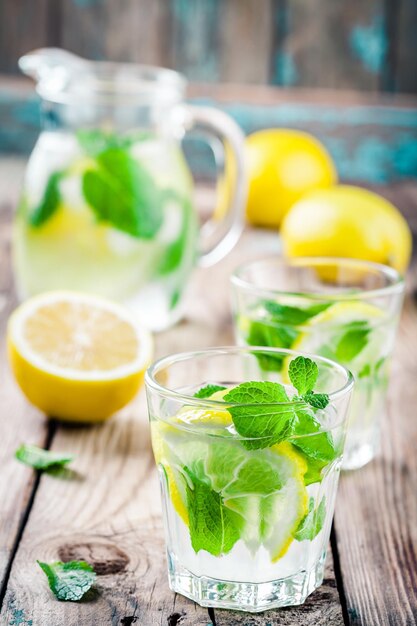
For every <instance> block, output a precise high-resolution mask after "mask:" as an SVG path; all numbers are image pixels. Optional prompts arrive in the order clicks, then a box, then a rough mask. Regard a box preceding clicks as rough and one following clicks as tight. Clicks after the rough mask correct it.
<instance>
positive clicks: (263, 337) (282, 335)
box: [246, 321, 298, 372]
mask: <svg viewBox="0 0 417 626" xmlns="http://www.w3.org/2000/svg"><path fill="white" fill-rule="evenodd" d="M297 335H298V333H297V331H295V330H293V329H292V328H284V327H280V326H271V325H270V324H268V323H266V322H259V321H256V322H255V321H252V322H251V324H250V327H249V332H248V334H247V337H246V341H247V343H248V344H249V345H250V346H265V347H267V348H290V347H291V346H292V344H293V343H294V341H295V339H296V338H297ZM256 358H257V360H258V362H259V365H260V366H261V368H262V369H263V370H264V371H272V372H277V371H278V372H279V371H280V370H281V369H282V364H283V361H284V359H285V355H284V354H262V353H258V354H256Z"/></svg>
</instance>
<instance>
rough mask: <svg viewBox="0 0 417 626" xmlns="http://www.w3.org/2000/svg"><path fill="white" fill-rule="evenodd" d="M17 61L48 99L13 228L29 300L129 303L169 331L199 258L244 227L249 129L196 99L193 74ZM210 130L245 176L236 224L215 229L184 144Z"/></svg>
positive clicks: (65, 59)
mask: <svg viewBox="0 0 417 626" xmlns="http://www.w3.org/2000/svg"><path fill="white" fill-rule="evenodd" d="M19 64H20V67H21V69H22V70H23V71H24V72H25V73H26V74H29V75H30V76H31V77H32V78H34V79H35V80H36V81H37V91H38V93H39V94H40V96H41V98H42V99H43V104H44V105H45V106H43V107H42V109H41V110H42V115H43V119H42V128H43V130H42V132H41V134H40V137H39V139H38V141H37V143H36V145H35V148H34V150H33V152H32V154H31V156H30V159H29V162H28V166H27V170H26V175H25V180H24V185H23V190H22V195H21V202H20V206H19V209H18V211H17V214H16V219H15V226H14V237H13V257H14V269H15V277H16V285H17V290H18V294H19V297H20V298H26V297H30V296H32V295H35V294H38V293H41V292H44V291H51V290H54V289H70V290H76V291H84V292H91V293H95V294H98V295H101V296H104V297H107V298H110V299H113V300H117V301H120V302H123V303H124V304H126V305H128V306H129V307H130V308H132V309H133V310H134V311H135V313H136V314H137V317H138V319H139V321H141V322H142V323H143V324H144V325H146V326H147V327H149V328H151V329H153V330H161V329H163V328H166V327H168V326H170V325H171V324H173V323H174V322H176V321H177V320H178V319H179V318H180V317H181V314H182V307H181V303H182V296H183V293H184V289H185V287H186V284H187V281H188V279H189V277H190V274H191V271H192V269H193V267H194V266H195V265H196V263H201V264H202V265H204V266H207V265H210V264H212V263H215V262H217V261H218V260H219V259H220V258H221V257H222V256H224V255H225V254H227V253H228V252H229V250H230V249H231V248H232V247H233V245H234V244H235V243H236V241H237V239H238V236H239V234H240V231H241V228H242V222H243V219H242V213H243V207H244V196H245V185H244V177H243V135H242V133H241V131H240V130H239V128H238V127H237V125H236V124H235V123H234V122H233V120H232V119H231V118H230V117H228V116H227V115H226V114H225V113H222V112H221V111H217V110H215V111H214V110H212V109H210V108H207V107H204V108H203V109H202V108H199V107H194V106H191V105H188V104H186V103H185V102H184V98H185V88H186V81H185V78H184V77H182V76H181V75H180V74H177V73H176V72H174V71H171V70H165V69H163V68H146V67H142V66H140V67H138V66H135V65H133V64H132V65H129V64H118V63H100V62H92V61H87V60H85V59H81V58H79V57H76V56H75V55H72V54H70V53H68V52H66V51H63V50H59V49H56V48H50V49H49V48H45V49H40V50H36V51H34V52H32V53H29V54H28V55H25V56H24V57H22V58H21V59H20V61H19ZM56 76H59V77H65V80H64V79H62V80H61V79H60V80H54V78H55V77H56ZM200 125H202V126H204V129H205V132H208V133H210V132H211V133H212V134H214V135H215V136H216V137H217V138H218V139H220V141H221V142H222V143H224V146H225V150H224V154H225V161H224V168H225V169H226V170H227V169H231V170H233V172H236V176H235V177H234V184H233V188H232V189H231V190H230V194H229V196H228V199H227V200H228V201H227V203H226V209H227V210H226V214H225V223H226V224H225V223H223V224H219V223H217V224H216V222H215V221H213V223H212V224H211V226H213V228H208V229H206V230H205V233H208V232H209V235H208V234H207V235H206V234H205V233H204V232H202V233H201V234H200V233H199V232H198V231H199V225H198V215H197V211H196V208H195V206H194V199H193V198H194V185H193V180H192V176H191V172H190V170H189V168H188V165H187V163H186V160H185V157H184V154H183V151H182V147H181V140H182V138H183V136H184V135H185V133H186V132H187V131H188V130H190V129H191V128H195V127H198V126H200ZM226 146H227V149H226ZM221 169H222V167H220V170H221ZM216 226H217V227H216Z"/></svg>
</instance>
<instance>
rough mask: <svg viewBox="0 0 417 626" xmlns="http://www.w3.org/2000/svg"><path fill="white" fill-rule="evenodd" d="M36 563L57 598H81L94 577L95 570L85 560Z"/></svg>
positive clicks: (73, 599)
mask: <svg viewBox="0 0 417 626" xmlns="http://www.w3.org/2000/svg"><path fill="white" fill-rule="evenodd" d="M37 563H38V565H39V567H40V568H41V569H42V570H43V572H44V573H45V574H46V577H47V578H48V583H49V587H50V589H51V591H52V592H53V593H54V595H55V597H56V598H57V600H64V601H68V600H70V601H73V602H76V601H77V600H81V598H82V597H83V596H84V595H85V594H86V593H87V591H88V590H89V589H91V587H92V585H93V583H94V581H95V579H96V573H95V571H94V570H93V568H92V567H91V565H89V563H87V562H86V561H69V562H68V563H63V562H62V561H55V562H54V563H43V562H42V561H37Z"/></svg>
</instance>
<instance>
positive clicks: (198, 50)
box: [171, 0, 221, 81]
mask: <svg viewBox="0 0 417 626" xmlns="http://www.w3.org/2000/svg"><path fill="white" fill-rule="evenodd" d="M220 2H221V0H192V1H191V2H190V1H189V0H171V13H172V34H171V36H172V57H173V61H174V67H175V69H177V70H178V71H180V72H183V73H184V74H185V75H186V76H187V77H188V78H189V79H190V80H199V81H215V80H218V78H219V58H218V49H219V12H220Z"/></svg>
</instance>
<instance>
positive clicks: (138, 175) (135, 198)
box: [82, 148, 163, 239]
mask: <svg viewBox="0 0 417 626" xmlns="http://www.w3.org/2000/svg"><path fill="white" fill-rule="evenodd" d="M96 163H97V169H89V170H87V171H85V172H84V175H83V181H82V188H83V193H84V197H85V199H86V201H87V202H88V204H89V205H90V207H91V208H92V210H93V211H94V213H95V215H96V217H97V219H98V220H99V221H100V222H107V223H109V224H111V225H112V226H113V227H114V228H116V229H118V230H120V231H122V232H125V233H127V234H128V235H131V236H133V237H138V238H143V239H151V238H152V237H154V235H155V234H156V233H157V231H158V230H159V228H160V226H161V224H162V221H163V212H162V197H163V196H162V195H161V191H160V190H159V188H158V187H157V186H156V185H155V183H154V181H153V179H152V177H151V176H150V174H148V172H147V171H146V170H145V169H144V168H143V167H141V166H140V164H139V163H138V162H137V161H135V160H134V159H133V158H132V157H131V156H130V155H129V154H128V153H127V152H125V151H124V150H122V149H121V148H108V149H106V150H104V151H103V152H101V153H100V154H99V155H98V156H97V160H96Z"/></svg>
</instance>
